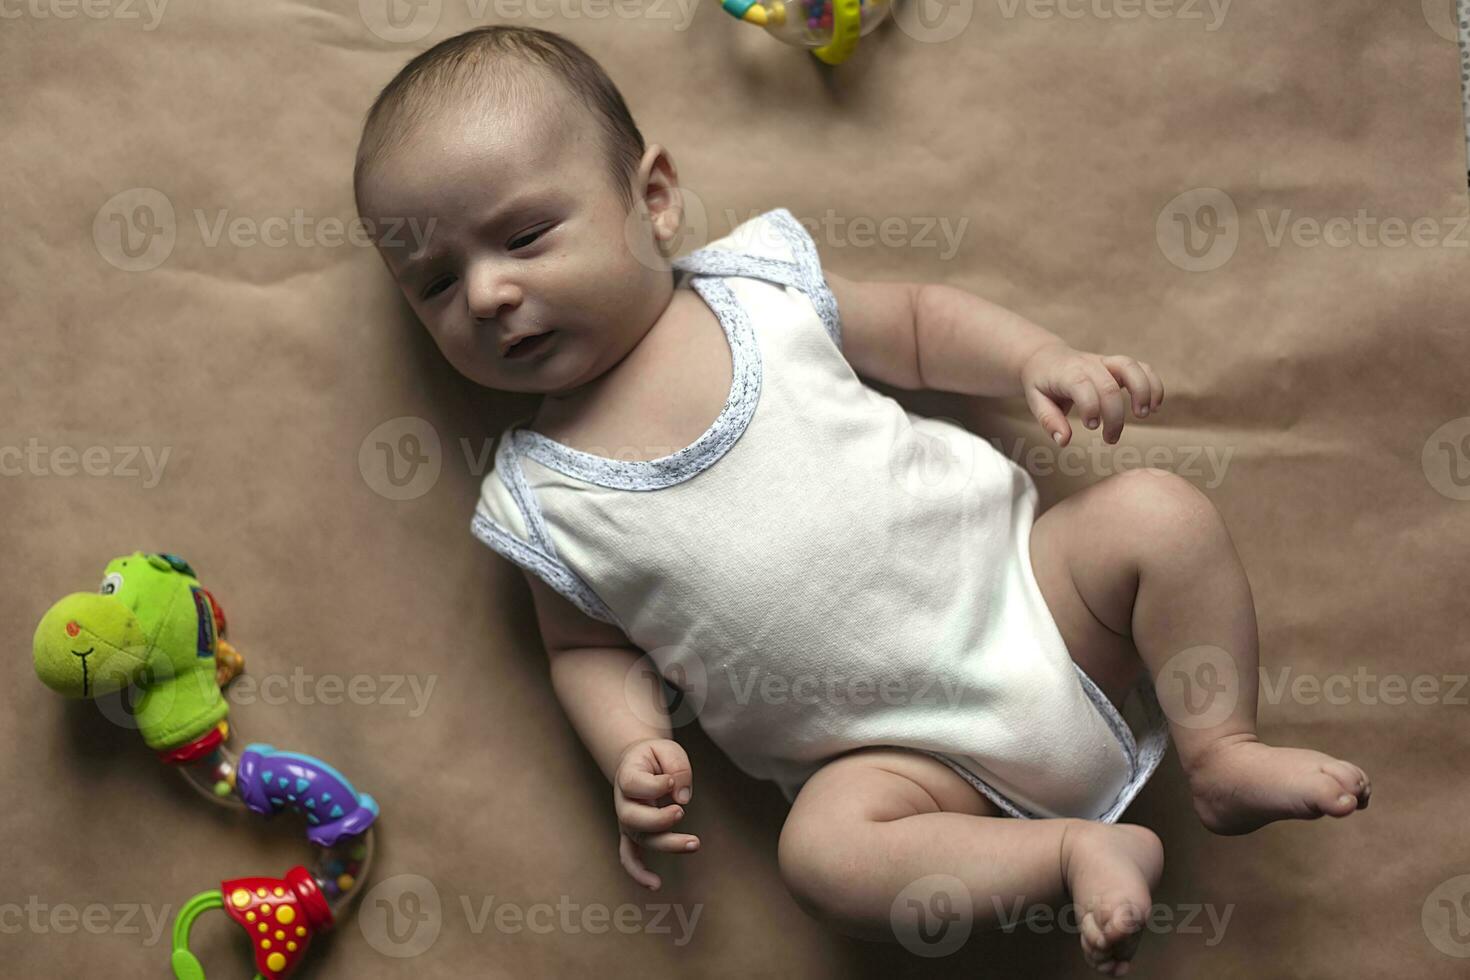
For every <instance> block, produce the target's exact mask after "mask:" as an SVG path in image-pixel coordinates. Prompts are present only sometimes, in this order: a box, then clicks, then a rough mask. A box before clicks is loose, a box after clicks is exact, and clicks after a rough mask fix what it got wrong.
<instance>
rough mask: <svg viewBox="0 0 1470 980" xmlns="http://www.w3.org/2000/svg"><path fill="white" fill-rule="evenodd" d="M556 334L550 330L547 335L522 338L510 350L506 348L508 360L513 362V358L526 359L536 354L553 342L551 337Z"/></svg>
mask: <svg viewBox="0 0 1470 980" xmlns="http://www.w3.org/2000/svg"><path fill="white" fill-rule="evenodd" d="M555 332H556V331H555V330H548V331H546V332H545V333H538V334H532V335H531V336H529V337H522V338H521V339H520V340H518V341H516V342H515V343H513V344H511V345H510V346H509V347H508V348H506V351H505V357H506V359H507V360H511V359H513V358H517V357H526V356H529V355H530V354H534V353H535V352H536V351H538V350H540V349H541V348H542V347H544V346H546V344H547V343H548V342H549V341H550V340H551V335H552V334H554V333H555Z"/></svg>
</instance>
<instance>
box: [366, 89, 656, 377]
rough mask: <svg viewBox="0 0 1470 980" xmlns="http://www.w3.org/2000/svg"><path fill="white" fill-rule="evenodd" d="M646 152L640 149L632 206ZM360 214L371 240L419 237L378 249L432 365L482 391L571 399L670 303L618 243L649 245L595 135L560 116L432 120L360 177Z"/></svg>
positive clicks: (568, 114) (650, 266)
mask: <svg viewBox="0 0 1470 980" xmlns="http://www.w3.org/2000/svg"><path fill="white" fill-rule="evenodd" d="M655 151H656V152H655ZM662 153H663V150H662V148H659V147H650V150H649V155H648V156H646V157H645V159H644V166H643V168H642V169H641V170H640V172H639V175H638V176H637V177H636V178H635V180H637V181H638V182H639V183H640V185H641V186H637V187H635V188H634V191H635V199H636V198H637V197H638V192H641V191H642V190H643V189H644V187H645V186H646V184H647V179H648V174H647V171H648V170H649V166H648V164H649V163H650V161H651V160H653V158H654V157H655V156H656V155H657V154H662ZM665 159H666V158H665ZM670 167H671V164H670ZM362 204H363V211H364V214H363V217H364V218H367V219H369V220H371V221H372V222H374V226H375V227H377V228H379V229H381V230H383V231H384V232H386V231H388V230H389V229H391V228H392V227H399V228H405V227H406V228H417V229H419V231H418V234H417V235H416V236H415V235H409V234H407V233H406V232H403V233H400V234H398V235H396V236H393V237H395V238H396V239H397V242H396V243H395V242H391V241H386V240H380V241H379V243H378V249H379V252H380V253H381V254H382V256H383V258H384V260H385V262H386V263H387V265H388V268H389V270H390V271H391V272H392V274H393V277H394V279H395V280H396V281H397V282H398V285H399V288H400V289H402V291H403V294H404V296H405V297H406V298H407V299H408V302H409V304H410V305H411V306H412V307H413V310H414V312H415V313H416V314H417V315H418V317H419V319H420V320H421V321H422V322H423V324H424V326H425V327H426V328H428V330H429V333H430V334H432V335H433V337H434V341H435V343H437V344H438V345H439V349H440V350H441V351H442V352H443V353H444V356H445V357H446V358H447V359H448V360H449V362H450V363H451V364H452V365H454V367H455V369H456V370H458V371H459V372H460V373H461V374H463V375H465V376H466V377H468V378H470V379H472V380H474V381H476V382H478V383H480V384H482V385H486V386H487V387H491V388H496V389H500V390H503V391H516V392H537V393H545V394H553V395H555V394H563V393H566V392H569V391H572V390H573V389H575V388H577V387H579V386H581V385H582V384H584V383H586V382H588V381H591V380H592V379H594V378H596V377H597V376H599V375H601V374H602V373H603V372H605V371H606V370H607V369H608V368H610V367H612V366H613V365H615V364H617V363H618V362H619V361H620V360H622V359H623V357H624V356H625V355H626V354H627V353H628V352H629V351H630V350H632V349H633V347H634V346H636V345H637V343H638V341H639V340H640V339H641V338H642V337H643V335H644V334H645V333H647V331H648V329H649V327H651V326H652V325H653V324H654V322H655V321H656V320H657V319H658V317H659V315H660V314H661V313H662V312H663V310H664V309H665V307H667V306H668V303H669V299H670V296H671V294H672V290H673V279H672V275H671V274H670V272H669V267H668V264H667V262H666V261H663V260H662V258H661V254H660V253H659V252H658V250H657V249H656V248H654V249H652V252H651V253H650V249H643V248H640V250H639V252H638V254H635V252H634V250H633V248H632V247H630V245H629V238H628V236H629V235H630V234H632V235H637V234H640V233H641V234H643V235H645V236H647V237H649V238H650V242H651V241H652V237H653V235H654V234H656V233H657V232H656V231H650V230H649V226H648V225H647V224H644V223H642V222H640V221H638V220H637V219H636V217H634V216H630V214H629V212H628V211H627V210H626V209H625V208H624V207H623V204H622V201H621V199H620V198H619V197H618V194H617V192H616V191H615V190H614V189H613V187H612V182H611V180H610V179H609V178H608V176H607V163H606V153H605V152H604V150H603V146H602V143H601V142H600V140H599V135H598V130H597V128H596V125H595V123H594V122H593V120H592V119H591V117H590V116H588V115H587V114H586V113H585V112H583V111H581V110H580V109H579V108H577V107H576V106H573V105H570V104H568V105H566V106H565V107H561V108H554V107H553V108H548V109H547V110H545V111H541V112H538V113H530V112H526V113H515V114H507V113H488V112H484V111H479V112H469V111H467V112H463V113H461V112H452V111H447V110H446V111H443V112H440V113H439V114H438V118H436V119H434V120H433V121H430V122H427V123H425V124H424V127H423V128H422V129H420V130H418V131H417V132H416V135H415V137H414V138H413V140H412V141H411V142H410V143H409V145H407V146H404V147H402V148H400V149H397V150H394V151H393V152H392V153H391V154H390V155H389V156H388V158H387V159H385V160H383V161H382V162H381V164H380V165H379V166H378V168H377V169H376V170H375V171H373V172H370V173H369V174H368V176H367V179H366V183H365V184H364V187H363V193H362ZM369 212H370V213H369ZM675 212H676V213H675V214H674V215H673V217H672V221H673V224H674V226H675V230H677V224H678V216H677V209H675ZM669 218H670V216H669V215H668V214H664V215H663V216H662V223H660V221H659V220H658V218H657V216H656V220H655V224H654V228H655V229H661V228H662V227H663V226H664V225H666V224H667V223H668V221H669ZM408 221H415V222H417V224H416V225H411V224H407V222H408ZM393 222H403V223H402V224H396V225H395V224H393ZM420 239H421V241H420ZM650 255H651V257H650ZM538 333H547V336H544V337H542V338H540V339H539V340H536V341H534V342H533V346H530V347H529V349H527V348H526V347H525V345H523V347H522V348H521V349H520V350H516V351H509V353H508V352H507V347H508V346H509V345H510V344H511V343H512V342H513V341H515V340H516V339H517V338H520V337H524V336H527V335H531V334H538Z"/></svg>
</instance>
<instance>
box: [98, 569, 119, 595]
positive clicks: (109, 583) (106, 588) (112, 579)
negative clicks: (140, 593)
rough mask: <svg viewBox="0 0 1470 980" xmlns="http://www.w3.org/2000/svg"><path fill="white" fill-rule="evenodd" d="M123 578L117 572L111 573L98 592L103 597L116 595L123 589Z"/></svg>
mask: <svg viewBox="0 0 1470 980" xmlns="http://www.w3.org/2000/svg"><path fill="white" fill-rule="evenodd" d="M122 584H123V577H122V576H121V575H119V574H118V573H117V572H110V573H108V574H107V575H106V576H105V577H104V578H103V579H102V588H100V589H98V590H97V591H98V592H100V593H102V594H103V595H115V594H116V593H117V591H118V590H119V589H121V588H122Z"/></svg>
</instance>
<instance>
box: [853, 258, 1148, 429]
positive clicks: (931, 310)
mask: <svg viewBox="0 0 1470 980" xmlns="http://www.w3.org/2000/svg"><path fill="white" fill-rule="evenodd" d="M824 275H825V277H826V279H827V285H828V286H829V287H831V289H832V295H833V297H834V298H835V299H836V300H837V309H838V313H839V315H840V316H841V318H842V349H843V353H844V354H845V355H846V357H847V359H848V362H849V363H850V364H851V365H852V366H853V370H855V371H856V372H857V373H858V374H860V375H862V376H864V377H867V378H872V379H873V380H875V381H881V382H883V383H885V384H891V385H893V386H894V387H897V388H905V389H908V390H912V391H918V390H922V389H932V390H935V391H952V392H957V393H959V394H965V395H982V396H989V397H1009V396H1014V395H1024V396H1025V398H1026V404H1027V406H1028V407H1030V409H1031V412H1032V414H1033V415H1035V416H1036V419H1037V421H1038V422H1040V423H1041V424H1042V426H1043V427H1044V428H1045V429H1046V431H1047V432H1049V433H1050V434H1051V436H1052V438H1053V439H1055V440H1056V442H1057V444H1058V445H1063V446H1065V445H1066V444H1067V442H1068V441H1069V440H1070V439H1071V436H1072V429H1071V426H1070V425H1069V424H1068V423H1067V413H1068V411H1069V410H1070V409H1071V407H1072V406H1073V405H1076V406H1077V414H1078V415H1079V416H1080V417H1081V418H1082V420H1083V421H1084V422H1085V423H1086V424H1087V427H1088V428H1089V429H1095V428H1097V427H1098V426H1099V425H1101V426H1102V427H1103V439H1104V441H1106V442H1108V443H1116V442H1117V441H1118V439H1119V437H1120V436H1121V434H1122V432H1123V418H1124V416H1125V415H1126V414H1127V401H1126V400H1125V398H1124V394H1123V392H1124V390H1125V389H1126V390H1127V392H1128V393H1129V394H1131V395H1132V401H1133V414H1134V415H1135V416H1136V417H1138V418H1144V417H1146V416H1147V415H1148V414H1149V413H1150V412H1156V411H1158V409H1159V406H1160V405H1161V404H1162V403H1163V401H1164V386H1163V384H1162V382H1160V381H1159V377H1158V375H1157V374H1155V373H1154V370H1153V368H1151V367H1149V365H1147V364H1146V363H1144V362H1143V361H1137V360H1134V359H1133V358H1131V357H1128V356H1126V355H1121V354H1117V355H1102V354H1091V353H1087V352H1086V351H1079V350H1074V349H1073V348H1072V347H1071V346H1070V345H1068V344H1067V342H1066V341H1064V340H1062V339H1061V338H1060V337H1058V336H1057V335H1056V334H1054V333H1052V332H1050V331H1049V330H1046V329H1044V328H1042V327H1040V326H1038V325H1036V324H1035V323H1032V322H1031V321H1030V320H1027V319H1026V318H1025V317H1023V316H1021V315H1020V314H1019V313H1015V312H1012V311H1011V310H1008V309H1006V308H1004V307H1002V306H997V305H996V304H994V303H992V302H990V301H989V300H985V299H981V298H980V297H979V296H976V295H975V294H974V293H969V292H966V291H965V290H963V289H958V288H956V287H954V286H948V285H944V284H942V283H912V282H856V281H853V280H849V279H844V278H843V277H842V276H839V275H836V274H835V273H833V272H831V271H830V270H824Z"/></svg>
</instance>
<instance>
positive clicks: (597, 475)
mask: <svg viewBox="0 0 1470 980" xmlns="http://www.w3.org/2000/svg"><path fill="white" fill-rule="evenodd" d="M693 286H694V289H695V291H696V292H698V293H699V294H700V295H701V296H703V297H704V301H705V302H706V303H708V304H709V306H710V309H712V310H714V311H715V316H716V317H718V318H719V321H720V327H721V328H722V329H723V330H724V333H725V339H726V340H727V341H728V342H729V344H730V363H731V380H730V394H729V396H728V397H727V398H726V399H725V407H724V408H722V409H721V410H720V414H719V417H717V418H716V419H715V420H714V422H712V423H710V427H709V428H708V429H706V430H704V434H703V435H702V436H700V437H699V438H698V439H696V440H695V441H694V443H693V444H692V445H689V446H686V447H684V448H683V449H681V450H679V451H678V452H676V453H673V454H672V455H669V456H660V457H659V458H658V459H646V460H632V459H609V458H607V457H606V456H598V455H596V454H594V453H586V452H583V451H581V450H580V449H573V448H572V447H571V446H567V445H564V444H562V443H560V442H557V441H556V440H555V439H552V438H550V437H549V436H546V435H543V434H542V433H540V432H537V431H535V430H534V429H526V428H520V427H518V428H516V429H515V430H513V431H512V432H511V433H510V439H511V441H512V442H513V443H514V445H515V447H516V449H518V450H519V451H521V452H523V453H525V454H526V455H527V456H529V457H530V458H532V459H534V460H535V461H536V462H538V463H541V464H542V465H543V466H549V467H550V468H551V469H554V470H556V471H558V472H560V473H565V474H566V475H567V476H574V477H576V478H577V479H579V480H585V481H586V482H588V483H595V484H597V485H598V486H600V487H611V488H612V489H614V490H661V489H663V488H664V487H667V486H671V485H673V484H675V483H681V482H683V481H684V480H688V479H690V478H691V477H693V476H695V475H697V474H698V473H700V472H701V471H702V470H704V469H705V468H707V467H709V466H711V465H713V464H714V463H715V461H716V460H718V459H719V458H720V457H721V456H723V455H725V453H726V452H728V451H729V449H730V447H731V446H733V445H735V441H736V440H737V439H739V438H740V436H741V434H742V433H743V432H744V431H745V427H746V425H747V424H749V422H750V417H751V416H752V415H754V414H755V406H756V403H757V402H758V401H759V400H760V390H761V356H760V348H759V347H758V346H757V345H756V341H755V334H754V332H753V331H752V330H751V327H750V320H749V318H748V317H747V316H746V315H745V310H744V309H743V308H742V307H741V306H740V301H739V300H738V299H736V298H735V294H734V293H733V292H731V290H730V287H729V286H728V285H726V284H725V282H724V281H723V280H720V279H706V278H703V277H702V276H699V277H696V278H695V279H694V280H693Z"/></svg>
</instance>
